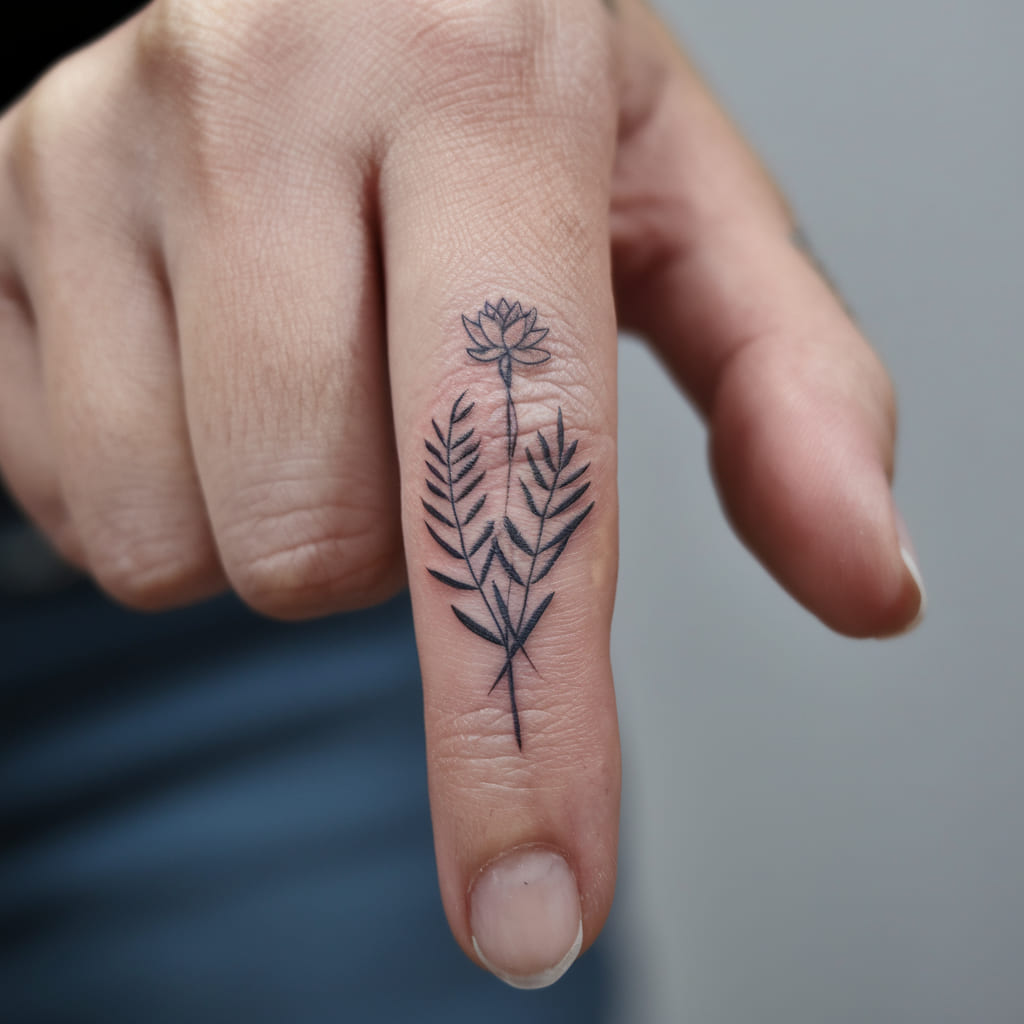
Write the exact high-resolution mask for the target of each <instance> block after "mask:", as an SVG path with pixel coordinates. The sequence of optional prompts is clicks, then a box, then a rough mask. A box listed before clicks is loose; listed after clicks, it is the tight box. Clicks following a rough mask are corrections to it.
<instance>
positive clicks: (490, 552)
mask: <svg viewBox="0 0 1024 1024" xmlns="http://www.w3.org/2000/svg"><path fill="white" fill-rule="evenodd" d="M462 322H463V325H464V326H465V329H466V333H467V334H468V335H469V337H470V340H471V341H472V342H473V347H472V348H469V349H466V351H467V352H468V353H469V355H470V356H471V357H472V358H473V359H475V360H477V361H478V362H481V363H489V362H497V364H498V372H499V374H500V376H501V381H502V384H503V386H504V389H505V398H506V405H505V408H506V424H507V431H508V436H507V438H506V445H505V462H506V467H507V472H506V483H505V495H504V499H505V504H504V514H503V515H500V516H498V517H496V518H488V516H487V502H488V498H489V495H488V493H487V492H486V490H485V487H484V481H485V479H486V477H487V469H486V465H487V463H486V454H487V453H486V451H485V450H484V442H483V439H482V438H481V437H479V436H478V435H477V433H476V428H475V427H472V426H470V425H469V424H470V421H471V417H472V415H473V410H474V408H475V402H472V401H469V400H468V397H467V396H468V392H463V393H462V394H461V395H459V396H458V398H456V399H455V401H454V402H453V403H452V406H451V410H450V412H449V414H448V417H447V422H446V423H445V422H444V421H442V422H443V423H444V425H443V426H442V424H441V423H438V422H437V420H432V421H431V425H432V426H433V429H434V434H433V436H432V437H429V438H426V439H425V441H424V444H425V446H426V450H427V455H428V458H427V460H426V468H427V477H426V481H425V483H426V489H427V493H428V496H429V500H428V498H423V499H422V503H423V509H424V512H425V513H426V515H427V518H426V519H425V520H424V524H425V526H426V528H427V532H428V533H429V534H430V536H431V538H432V539H433V540H434V542H435V543H436V544H437V546H438V547H439V548H440V549H441V551H443V552H444V554H445V555H447V556H448V559H449V564H446V565H445V569H444V570H441V569H434V568H428V569H427V572H428V573H429V574H430V576H431V577H433V579H434V580H436V581H437V582H438V583H441V584H443V585H444V586H446V587H448V588H450V589H452V590H455V591H458V592H459V593H460V594H461V595H462V598H463V599H464V603H463V606H459V605H455V604H453V605H452V606H451V609H452V613H453V614H454V615H455V618H456V619H457V620H458V621H459V622H460V623H461V624H462V625H463V626H464V627H465V628H466V629H467V630H468V631H469V632H470V633H472V634H473V635H474V636H476V637H478V638H479V639H480V640H483V641H485V642H487V643H489V644H491V645H493V646H494V647H497V648H500V651H501V662H500V667H497V671H496V674H495V677H494V679H493V680H491V681H490V684H489V689H488V690H487V693H488V694H491V693H493V692H494V691H495V690H496V689H497V688H498V687H499V686H500V685H501V684H502V683H505V684H506V687H507V693H508V700H509V705H510V710H511V714H512V731H513V735H514V737H515V741H516V745H517V746H518V747H519V749H520V750H522V749H523V735H522V724H521V722H520V717H519V702H518V698H517V694H516V678H517V676H516V673H517V672H522V671H523V665H522V662H524V661H525V663H526V664H527V665H528V666H530V668H532V669H533V671H534V673H535V674H536V675H537V677H538V678H539V673H538V672H537V666H536V665H535V664H534V662H533V660H532V659H531V657H530V655H529V653H528V651H527V641H528V640H529V639H530V637H531V636H532V635H533V634H534V632H535V630H536V629H537V627H538V625H539V624H540V622H541V619H542V618H543V617H544V614H545V613H546V612H547V610H548V608H550V607H551V604H552V602H553V601H554V599H555V591H553V590H551V591H548V592H547V593H545V594H543V596H538V591H537V587H538V584H540V583H541V582H542V581H544V580H546V579H547V578H548V576H549V575H550V574H551V572H552V570H553V569H554V568H555V566H556V564H557V563H558V561H559V559H560V558H561V557H562V555H563V554H564V552H565V550H566V548H567V546H568V544H569V541H570V540H571V539H572V537H573V535H574V534H575V533H576V531H577V530H578V529H579V527H580V526H581V525H582V524H583V522H584V520H586V518H587V517H588V516H589V515H590V513H591V511H592V510H593V508H594V502H593V501H590V502H589V503H584V500H583V499H584V497H585V496H586V494H587V492H588V490H589V489H590V481H589V480H587V479H586V474H587V470H588V469H589V468H590V463H589V462H587V463H584V464H583V465H580V464H579V462H580V461H582V460H578V459H577V454H578V446H579V442H578V441H569V440H568V438H567V437H566V431H565V423H564V420H563V417H562V410H561V409H559V410H558V417H557V421H556V423H555V425H554V429H553V431H550V432H548V433H547V434H545V433H544V432H543V431H538V432H537V437H536V441H537V443H536V448H531V447H530V446H527V448H526V451H525V456H526V458H525V464H521V466H520V468H521V470H522V474H521V475H520V477H519V479H518V481H517V482H518V485H519V486H518V487H516V488H513V486H512V472H513V464H514V462H515V455H516V450H517V447H518V440H519V437H518V435H519V423H518V419H517V417H516V414H515V404H514V402H513V401H512V374H513V364H519V365H521V366H535V365H537V364H539V363H544V362H547V360H548V359H550V358H551V353H550V352H548V351H546V350H545V349H541V348H538V347H537V345H538V343H539V342H541V341H542V340H543V339H544V338H545V337H546V336H547V333H548V330H547V328H538V327H537V326H536V323H537V310H536V309H535V308H534V309H531V310H529V311H528V312H524V311H523V308H522V305H521V304H520V303H518V302H516V303H515V304H513V305H509V303H508V302H507V301H506V300H505V299H502V300H501V301H500V302H499V303H498V304H497V305H496V306H493V305H491V303H489V302H488V303H485V304H484V308H483V310H481V311H480V312H479V313H478V314H477V318H476V320H470V319H469V318H468V317H467V316H465V315H463V317H462ZM481 467H483V468H481ZM513 496H514V497H515V503H516V504H517V505H518V506H519V508H520V513H519V514H516V515H513V514H510V512H509V504H510V500H511V499H512V498H513ZM541 589H542V590H548V588H547V587H544V588H541ZM467 601H468V602H471V604H465V602H467ZM496 666H497V662H496ZM520 678H521V677H520Z"/></svg>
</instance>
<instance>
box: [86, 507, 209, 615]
mask: <svg viewBox="0 0 1024 1024" xmlns="http://www.w3.org/2000/svg"><path fill="white" fill-rule="evenodd" d="M133 518H134V517H133ZM119 521H122V520H121V519H120V517H116V516H108V517H106V522H107V523H108V524H109V525H108V526H106V528H103V529H101V530H94V531H93V532H92V533H89V532H88V531H87V530H86V529H85V528H84V526H83V530H82V535H83V546H84V550H85V554H86V558H87V561H88V564H89V567H90V569H91V571H92V574H93V576H94V577H95V579H96V582H97V583H98V584H99V585H100V586H101V587H102V588H103V589H104V590H105V591H106V592H107V593H108V594H109V595H110V596H111V597H113V598H114V599H115V600H116V601H118V602H120V603H121V604H124V605H127V606H128V607H131V608H136V609H139V610H142V611H157V610H160V609H163V608H168V607H171V606H173V605H176V604H180V603H182V602H183V601H185V600H188V599H190V598H192V597H194V596H197V595H199V594H205V593H208V592H209V591H210V590H211V589H212V588H213V585H214V583H215V582H217V581H219V579H220V570H219V566H218V564H217V559H216V556H215V554H214V552H213V550H212V547H211V545H210V543H209V542H208V540H206V539H205V538H204V537H203V536H198V537H195V538H189V537H187V536H183V535H181V534H180V533H179V532H177V531H173V530H172V531H168V532H164V533H158V532H156V531H148V530H147V531H143V530H140V529H139V527H138V526H137V525H136V526H134V527H129V528H127V529H117V528H115V526H116V524H117V523H118V522H119ZM122 522H123V521H122ZM197 532H198V531H197Z"/></svg>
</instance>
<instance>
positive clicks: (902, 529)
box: [895, 509, 928, 636]
mask: <svg viewBox="0 0 1024 1024" xmlns="http://www.w3.org/2000/svg"><path fill="white" fill-rule="evenodd" d="M895 513H896V532H897V534H898V536H899V540H900V555H902V557H903V564H904V565H905V566H906V567H907V572H909V573H910V576H911V578H912V579H913V581H914V583H915V585H916V586H917V592H918V594H919V595H920V598H921V600H920V604H919V605H918V608H917V614H916V615H915V616H914V618H913V619H912V620H911V621H910V622H909V623H908V624H907V625H906V626H905V627H904V628H903V629H902V630H900V632H899V634H897V635H899V636H902V635H903V634H905V633H909V632H911V631H912V630H914V629H917V627H918V626H919V625H920V624H921V622H922V620H923V619H924V616H925V612H926V611H927V609H928V597H927V595H926V593H925V589H924V580H923V578H922V577H921V570H920V568H919V567H918V564H917V552H916V551H914V542H913V541H912V540H911V539H910V531H909V530H908V529H907V523H906V520H904V518H903V516H902V515H901V513H900V510H899V509H895Z"/></svg>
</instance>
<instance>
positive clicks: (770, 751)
mask: <svg viewBox="0 0 1024 1024" xmlns="http://www.w3.org/2000/svg"><path fill="white" fill-rule="evenodd" d="M658 6H659V7H660V9H661V10H662V11H663V12H664V13H665V15H666V17H667V18H668V20H669V21H670V22H671V24H672V25H673V27H674V28H675V29H676V30H677V32H678V33H679V34H680V36H681V37H683V38H684V39H685V40H686V41H687V43H688V45H689V47H690V49H691V51H692V52H693V53H694V55H695V56H696V58H697V60H698V62H699V63H700V64H701V65H702V67H703V68H704V70H705V71H706V72H707V73H708V75H709V77H710V79H711V81H712V82H713V83H714V85H715V86H716V88H717V89H718V91H719V94H720V95H721V96H722V97H723V99H724V100H725V102H726V104H727V106H728V107H729V108H730V109H731V111H732V112H733V114H734V115H735V116H736V118H737V119H738V121H739V122H740V124H741V125H742V126H743V128H744V130H745V131H746V132H747V133H748V135H749V136H750V137H751V138H752V139H753V140H754V142H755V143H756V145H757V146H758V148H759V149H760V150H761V152H762V153H763V154H764V156H765V157H766V159H767V162H768V164H769V165H770V166H771V167H772V168H773V170H774V171H775V173H776V174H777V176H778V177H779V178H780V180H781V181H782V183H783V185H784V187H785V189H786V191H787V192H788V193H789V195H790V197H791V198H792V199H793V201H794V203H795V205H796V207H797V209H798V210H799V211H800V213H801V216H802V220H803V223H804V225H805V227H806V229H807V231H808V233H809V234H810V236H811V237H812V238H813V239H814V242H815V245H816V248H817V249H818V250H819V253H820V255H821V256H822V257H823V258H824V261H825V262H826V263H827V264H828V266H829V267H830V269H831V271H832V273H833V276H834V277H835V278H837V280H838V281H839V283H840V285H841V286H842V289H843V291H844V292H845V294H846V296H847V298H848V300H849V302H850V303H851V304H852V305H853V307H854V308H855V309H856V310H857V313H858V315H859V317H860V319H861V321H862V323H863V324H864V327H865V329H866V331H867V332H868V334H869V335H870V337H871V338H872V340H873V341H874V343H875V345H876V346H877V348H878V349H879V350H880V352H881V353H882V355H883V358H884V359H885V361H886V362H887V364H888V366H889V368H890V370H891V371H892V374H893V376H894V378H895V380H896V383H897V387H898V390H899V395H900V403H901V414H902V428H901V435H900V445H899V460H898V474H897V486H896V493H897V499H898V501H899V503H900V505H901V507H902V509H903V511H904V514H905V516H906V518H907V520H908V522H909V524H910V526H911V530H912V532H913V535H914V539H915V543H916V546H917V550H918V554H919V556H920V562H921V567H922V570H923V572H924V576H925V581H926V583H927V585H928V592H929V598H930V609H929V614H928V618H927V621H926V622H925V624H924V625H923V626H922V627H921V629H920V630H919V631H918V632H917V633H916V634H914V635H912V636H910V637H908V638H906V639H902V640H899V641H889V642H885V643H878V642H854V641H849V640H844V639H841V638H839V637H836V636H833V635H831V634H830V633H829V632H828V631H827V630H825V628H824V627H822V626H821V625H820V624H818V623H817V622H816V621H815V620H813V619H811V618H810V617H809V616H808V615H807V614H806V613H805V612H804V611H802V610H801V609H800V608H798V607H797V606H796V605H795V604H794V603H793V602H792V601H790V599H789V598H787V597H786V596H785V595H784V594H782V593H781V592H779V591H778V590H777V589H776V587H775V585H774V584H773V583H772V582H771V581H770V580H769V579H768V578H767V576H766V575H765V574H764V573H763V571H762V570H761V569H760V568H759V567H758V566H757V565H756V564H755V563H754V562H753V560H752V559H751V558H750V557H749V555H747V553H746V552H745V551H744V550H743V549H742V547H741V546H740V544H739V543H738V542H737V541H736V540H735V538H734V537H733V536H732V535H731V533H730V532H729V530H728V528H727V526H726V525H725V524H724V523H723V521H722V518H721V515H720V513H719V510H718V507H717V503H716V499H715V496H714V492H713V490H712V487H711V485H710V483H709V480H708V476H707V472H706V457H705V451H704V437H703V430H702V428H701V426H700V424H699V423H698V422H697V420H696V419H695V417H694V415H693V414H692V412H691V411H690V410H689V409H688V408H687V407H686V406H685V404H684V402H683V400H682V399H681V398H680V397H679V396H678V395H677V394H676V393H675V392H674V390H673V389H672V387H671V385H670V384H669V383H667V381H666V380H665V379H664V377H663V376H662V374H661V372H660V371H659V370H658V368H657V367H656V366H655V364H654V362H653V360H652V359H651V357H650V356H649V354H648V353H647V352H646V351H645V350H644V349H642V348H640V347H639V346H638V345H635V344H627V345H624V346H623V350H622V357H621V369H622V381H621V389H622V398H621V403H622V404H621V424H622V426H621V460H622V465H621V471H620V483H621V488H622V503H623V519H622V569H621V583H620V589H619V597H618V606H617V613H616V622H615V631H614V645H613V656H614V661H615V665H616V680H617V687H618V694H619V701H620V706H621V713H622V721H623V742H624V755H625V792H624V823H623V844H624V845H623V860H624V867H625V869H626V870H625V874H624V880H623V882H622V884H621V886H620V889H619V893H618V897H617V904H616V909H615V912H614V923H615V928H616V934H617V937H618V940H619V943H620V949H621V951H622V958H623V961H624V968H625V970H624V975H625V982H626V986H625V991H624V993H623V1000H622V1005H621V1006H620V1008H619V1013H618V1017H619V1019H621V1020H623V1021H629V1022H631V1024H632V1022H636V1021H656V1022H662V1021H683V1022H691V1021H692V1022H696V1024H740V1022H743V1024H746V1022H751V1024H775V1022H778V1024H811V1022H814V1024H833V1022H836V1024H838V1022H843V1024H845V1022H849V1024H868V1022H872V1024H874V1022H899V1024H914V1022H918V1021H920V1022H928V1024H940V1022H947V1021H948V1022H954V1021H955V1022H958V1024H959V1022H963V1024H968V1022H970V1024H1003V1022H1007V1024H1009V1022H1013V1024H1021V1022H1024V781H1022V777H1024V748H1022V744H1021V739H1020V737H1021V733H1022V730H1024V687H1022V685H1021V684H1022V676H1024V672H1022V667H1021V666H1022V657H1021V635H1022V632H1024V624H1022V623H1021V621H1020V620H1021V616H1020V597H1019V586H1020V579H1021V574H1022V570H1024V542H1022V539H1021V532H1022V529H1021V523H1022V511H1021V510H1022V503H1024V486H1022V480H1021V469H1020V467H1021V459H1020V454H1019V453H1020V451H1021V447H1022V443H1024V414H1022V412H1021V408H1020V405H1021V403H1020V401H1019V394H1020V391H1021V388H1022V386H1024V356H1022V350H1021V345H1020V341H1021V339H1020V327H1019V325H1020V321H1021V294H1022V291H1024V288H1022V281H1021V278H1022V273H1021V271H1022V263H1024V261H1022V259H1021V256H1020V250H1019V241H1020V239H1021V238H1022V237H1024V209H1022V203H1021V200H1020V192H1019V190H1020V187H1021V184H1022V182H1024V134H1022V131H1021V129H1022V125H1024V118H1022V115H1021V110H1020V105H1021V98H1022V96H1024V59H1022V57H1021V53H1020V51H1021V44H1022V43H1024V4H1021V3H1020V2H1019V0H961V2H943V0H860V2H858V3H828V2H824V0H775V2H773V3H770V4H768V3H764V0H674V2H673V0H660V3H659V4H658ZM652 435H653V436H655V437H657V438H660V441H659V442H658V443H657V444H656V445H654V446H653V447H652V446H651V444H650V439H651V436H652ZM655 494H657V495H658V499H659V500H657V501H654V500H652V499H653V496H654V495H655Z"/></svg>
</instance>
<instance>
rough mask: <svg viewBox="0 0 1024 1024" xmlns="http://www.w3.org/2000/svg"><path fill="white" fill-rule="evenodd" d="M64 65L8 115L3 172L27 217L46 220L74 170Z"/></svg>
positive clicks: (71, 118) (70, 108) (71, 115)
mask: <svg viewBox="0 0 1024 1024" xmlns="http://www.w3.org/2000/svg"><path fill="white" fill-rule="evenodd" d="M67 67H68V64H67V62H64V63H62V64H58V65H57V66H56V67H54V68H53V69H51V70H50V71H49V72H48V73H47V74H46V75H45V76H44V77H43V78H42V79H41V80H40V81H39V83H38V84H37V85H36V86H35V88H33V89H32V91H31V92H29V94H28V95H27V96H26V97H25V99H24V100H23V101H22V102H21V103H20V104H19V105H18V107H17V109H16V110H15V112H14V116H13V121H12V125H11V133H10V144H9V146H8V148H7V154H6V165H7V166H6V173H7V177H8V180H9V182H10V184H11V186H12V189H13V191H14V194H15V196H16V197H17V199H18V201H19V203H20V205H21V207H22V208H23V209H24V210H25V211H26V213H27V214H28V216H29V218H30V219H32V220H34V221H39V220H43V219H45V218H46V217H47V215H48V212H49V211H51V210H52V209H53V208H54V207H55V205H56V200H57V197H58V196H59V194H60V192H61V191H62V188H61V185H60V182H61V179H62V177H63V175H64V174H66V173H67V171H68V170H69V169H70V168H72V167H74V166H75V165H76V161H75V160H74V159H73V158H72V157H71V154H70V152H69V140H70V139H71V137H72V134H73V133H72V131H71V130H70V129H71V128H72V126H73V125H74V123H75V111H74V103H73V100H72V97H71V95H70V89H69V83H68V75H67V74H66V69H67Z"/></svg>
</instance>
